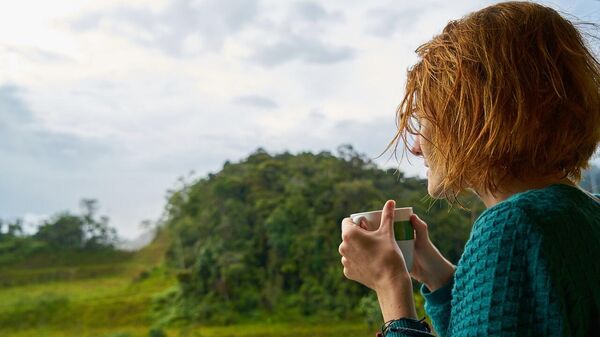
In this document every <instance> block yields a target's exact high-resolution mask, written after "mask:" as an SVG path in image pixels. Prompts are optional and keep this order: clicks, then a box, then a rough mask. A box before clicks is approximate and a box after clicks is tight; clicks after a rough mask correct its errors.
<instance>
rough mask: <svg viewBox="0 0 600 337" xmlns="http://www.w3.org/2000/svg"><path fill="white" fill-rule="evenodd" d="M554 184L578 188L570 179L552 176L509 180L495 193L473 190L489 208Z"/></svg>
mask: <svg viewBox="0 0 600 337" xmlns="http://www.w3.org/2000/svg"><path fill="white" fill-rule="evenodd" d="M552 184H566V185H571V186H576V185H575V184H574V183H573V182H572V181H571V180H570V179H568V178H560V176H551V177H542V178H538V179H531V180H527V181H522V180H517V179H512V180H507V181H506V182H505V183H503V184H502V185H499V186H498V190H496V191H494V193H490V192H489V191H486V192H480V191H476V190H473V192H475V194H476V195H477V196H478V197H479V199H481V201H483V203H484V204H485V206H486V207H487V208H490V207H492V206H494V205H495V204H497V203H499V202H501V201H503V200H506V199H508V198H509V197H510V196H511V195H513V194H516V193H519V192H524V191H527V190H532V189H540V188H544V187H546V186H549V185H552Z"/></svg>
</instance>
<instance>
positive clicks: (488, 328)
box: [386, 184, 600, 336]
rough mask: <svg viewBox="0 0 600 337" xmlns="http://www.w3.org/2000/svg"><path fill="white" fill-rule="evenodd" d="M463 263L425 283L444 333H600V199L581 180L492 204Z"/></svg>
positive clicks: (477, 225) (472, 237) (428, 304)
mask: <svg viewBox="0 0 600 337" xmlns="http://www.w3.org/2000/svg"><path fill="white" fill-rule="evenodd" d="M596 196H600V195H596ZM456 267H457V268H456V272H455V274H454V277H453V278H452V279H451V280H450V281H449V282H448V284H446V285H445V286H444V287H442V288H440V289H437V290H436V291H434V292H431V291H430V290H429V289H428V288H427V287H426V286H425V285H423V286H422V287H421V293H422V294H423V296H424V297H425V310H426V311H427V314H428V315H429V316H430V318H431V320H432V322H433V327H434V329H435V331H436V332H437V334H438V335H439V336H563V335H569V336H576V335H577V336H586V335H599V336H600V330H593V329H594V328H595V326H596V325H597V324H598V322H599V321H600V317H599V316H598V305H599V304H600V303H599V301H600V300H599V299H600V204H598V203H597V202H595V201H594V199H592V198H590V197H589V196H588V195H587V194H585V193H584V192H583V191H581V190H579V189H578V188H576V187H573V186H569V185H564V184H554V185H550V186H547V187H545V188H542V189H534V190H528V191H524V192H520V193H517V194H514V195H512V196H511V197H509V198H508V199H506V200H503V201H502V202H500V203H498V204H496V205H494V206H492V207H490V208H488V209H486V210H485V211H484V212H483V213H482V214H481V215H480V216H479V217H478V218H477V220H476V221H475V223H474V224H473V228H472V230H471V234H470V237H469V240H468V241H467V243H466V245H465V249H464V252H463V254H462V256H461V258H460V260H459V262H458V264H457V266H456ZM557 289H558V291H557ZM566 306H569V307H568V308H566ZM573 312H574V313H576V314H573ZM580 316H585V317H580ZM594 333H595V334H594ZM386 336H405V335H403V334H399V333H395V334H394V333H389V334H386Z"/></svg>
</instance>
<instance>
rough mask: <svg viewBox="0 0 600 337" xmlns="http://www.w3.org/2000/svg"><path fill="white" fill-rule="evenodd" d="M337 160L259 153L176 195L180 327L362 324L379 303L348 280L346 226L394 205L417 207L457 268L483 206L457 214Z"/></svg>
mask: <svg viewBox="0 0 600 337" xmlns="http://www.w3.org/2000/svg"><path fill="white" fill-rule="evenodd" d="M338 152H339V153H338V155H333V154H331V153H329V152H321V153H319V154H313V153H299V154H290V153H288V152H285V153H281V154H275V155H271V154H269V153H267V152H266V151H264V150H262V149H259V150H257V151H256V152H255V153H253V154H251V155H250V156H248V157H247V158H246V159H244V160H241V161H240V162H238V163H230V162H227V163H225V165H224V166H223V169H222V170H221V171H220V172H218V173H216V174H209V175H208V177H203V178H201V179H198V180H197V181H191V182H187V183H185V184H184V187H183V188H182V189H180V190H178V191H174V192H173V193H172V194H171V196H170V198H169V203H168V205H167V208H166V209H167V213H168V214H167V215H168V216H167V220H166V222H165V230H166V231H168V232H169V233H170V236H171V237H172V238H173V241H172V243H171V245H170V247H169V250H168V256H167V262H168V263H169V265H170V266H171V267H172V268H174V269H176V270H177V271H178V279H179V284H180V288H179V292H178V293H174V294H173V297H172V298H171V299H170V304H169V305H170V306H171V307H175V308H177V309H178V311H177V313H176V314H175V317H176V319H177V320H185V321H194V322H202V323H234V322H240V321H244V320H247V319H249V318H250V319H259V318H261V317H272V316H273V315H280V316H282V317H298V316H318V317H327V319H331V320H336V319H338V320H344V319H363V318H364V316H365V315H369V314H368V312H372V311H373V310H371V311H369V310H367V309H366V308H368V307H371V306H373V305H374V301H375V298H374V296H373V294H372V292H371V291H370V290H369V289H367V288H365V287H363V286H361V285H359V284H357V283H355V282H352V281H349V280H347V279H345V278H344V276H343V274H342V270H341V266H340V263H339V253H338V251H337V247H338V245H339V243H340V240H341V239H340V235H341V233H340V223H341V221H342V219H343V218H344V217H347V216H348V215H349V214H350V213H353V212H356V211H363V210H374V209H381V207H382V206H383V204H384V202H385V200H387V199H395V200H396V201H397V205H399V206H412V207H413V209H414V211H415V212H417V213H418V214H419V215H420V216H421V217H422V218H423V219H424V220H426V221H428V222H429V223H430V228H431V237H432V239H433V240H434V242H436V244H437V245H438V247H439V248H440V250H441V251H442V252H443V253H444V254H445V255H446V256H447V257H448V258H449V259H451V260H452V261H454V262H456V261H457V260H458V258H459V256H460V254H461V253H462V249H463V247H464V243H465V241H466V239H467V237H468V233H469V230H470V226H471V223H472V221H473V220H474V218H475V217H476V215H477V214H478V213H477V212H478V210H479V211H480V210H481V209H482V205H480V204H478V203H477V202H475V201H474V199H473V197H469V196H467V197H465V198H464V199H463V202H465V204H467V205H474V206H475V207H474V210H473V211H465V210H460V209H457V208H453V209H449V208H448V206H447V205H446V203H445V202H433V201H430V200H428V198H427V182H426V180H423V179H417V178H411V177H404V175H403V174H402V172H397V171H395V170H393V169H389V170H382V169H380V168H378V167H377V166H376V165H374V164H373V163H372V162H371V161H370V160H369V159H368V158H366V157H365V156H364V155H362V154H359V153H357V152H355V151H354V150H353V149H352V148H351V147H349V146H345V147H340V149H339V151H338ZM359 303H360V304H361V305H359ZM375 304H376V303H375ZM421 312H422V310H421ZM370 315H371V316H372V321H373V322H376V321H378V320H379V319H380V317H378V316H379V314H378V313H375V314H370ZM361 317H362V318H361Z"/></svg>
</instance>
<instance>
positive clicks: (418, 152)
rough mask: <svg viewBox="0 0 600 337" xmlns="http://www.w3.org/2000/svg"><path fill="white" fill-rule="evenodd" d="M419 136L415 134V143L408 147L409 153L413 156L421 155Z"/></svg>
mask: <svg viewBox="0 0 600 337" xmlns="http://www.w3.org/2000/svg"><path fill="white" fill-rule="evenodd" d="M420 138H421V136H417V139H416V140H415V143H414V144H413V146H412V147H411V148H410V153H412V154H413V155H415V156H422V155H423V152H421V139H420Z"/></svg>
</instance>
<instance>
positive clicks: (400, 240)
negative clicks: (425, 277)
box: [350, 207, 415, 271]
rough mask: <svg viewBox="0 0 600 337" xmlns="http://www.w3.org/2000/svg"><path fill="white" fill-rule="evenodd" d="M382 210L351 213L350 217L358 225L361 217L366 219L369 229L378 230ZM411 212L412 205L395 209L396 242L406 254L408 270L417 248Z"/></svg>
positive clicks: (405, 259)
mask: <svg viewBox="0 0 600 337" xmlns="http://www.w3.org/2000/svg"><path fill="white" fill-rule="evenodd" d="M382 212H383V211H381V210H379V211H371V212H360V213H354V214H350V218H351V219H352V221H353V222H354V223H355V224H357V225H358V224H360V221H361V219H365V220H366V221H367V223H368V227H369V230H376V229H377V228H379V224H380V223H381V214H382ZM411 214H412V207H401V208H395V209H394V235H395V236H396V243H397V244H398V247H400V250H401V251H402V254H403V255H404V261H405V262H406V268H407V269H408V271H410V270H411V268H412V262H413V253H414V250H415V235H414V231H413V227H412V224H411V223H410V216H411Z"/></svg>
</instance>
